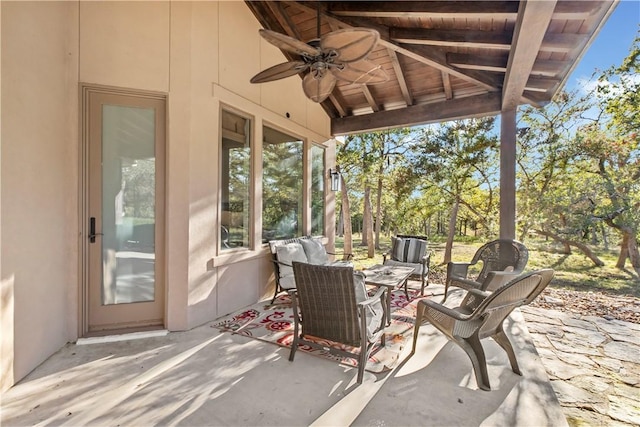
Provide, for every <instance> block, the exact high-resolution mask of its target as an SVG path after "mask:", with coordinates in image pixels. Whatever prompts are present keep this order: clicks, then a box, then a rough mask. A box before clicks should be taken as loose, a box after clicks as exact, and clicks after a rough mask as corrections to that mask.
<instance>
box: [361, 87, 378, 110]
mask: <svg viewBox="0 0 640 427" xmlns="http://www.w3.org/2000/svg"><path fill="white" fill-rule="evenodd" d="M362 93H363V94H364V97H365V98H367V102H368V103H369V106H370V107H371V109H372V110H373V112H374V113H376V112H378V111H380V107H379V106H378V104H377V103H376V100H375V99H374V97H373V94H372V93H371V90H370V89H369V87H368V86H367V85H362Z"/></svg>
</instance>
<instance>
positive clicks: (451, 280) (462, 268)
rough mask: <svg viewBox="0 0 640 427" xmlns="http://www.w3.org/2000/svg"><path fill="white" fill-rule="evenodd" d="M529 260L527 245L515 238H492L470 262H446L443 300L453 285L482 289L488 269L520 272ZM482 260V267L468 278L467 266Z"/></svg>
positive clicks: (443, 300)
mask: <svg viewBox="0 0 640 427" xmlns="http://www.w3.org/2000/svg"><path fill="white" fill-rule="evenodd" d="M528 260H529V251H528V250H527V247H526V246H525V245H523V244H522V243H520V242H518V241H516V240H508V239H501V240H494V241H492V242H489V243H486V244H484V245H483V246H482V247H480V249H478V250H477V251H476V253H475V255H474V256H473V259H472V260H471V262H468V263H467V262H449V263H448V264H447V278H446V281H445V285H444V298H443V299H442V302H445V301H446V299H447V296H448V292H449V287H450V286H455V287H458V288H462V289H467V290H469V289H482V284H483V283H484V282H485V280H486V279H487V275H488V274H489V272H490V271H506V272H510V273H518V274H519V273H521V272H522V271H523V270H524V268H525V267H526V265H527V261H528ZM480 261H482V269H481V270H480V273H478V276H477V277H476V278H475V279H470V278H469V277H467V276H468V274H469V267H471V266H473V265H476V264H477V263H478V262H480Z"/></svg>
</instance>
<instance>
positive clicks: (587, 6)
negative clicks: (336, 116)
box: [328, 1, 600, 20]
mask: <svg viewBox="0 0 640 427" xmlns="http://www.w3.org/2000/svg"><path fill="white" fill-rule="evenodd" d="M599 8H600V4H599V3H598V2H596V1H562V2H560V3H558V5H557V6H556V9H555V11H554V15H553V18H554V19H568V20H572V19H574V20H575V19H588V18H590V17H591V16H592V15H593V14H594V13H596V12H597V11H598V9H599ZM328 10H329V12H331V13H332V14H334V15H336V16H360V17H369V18H436V19H451V18H459V19H467V18H468V19H478V18H480V19H482V18H495V19H515V18H516V16H517V13H518V2H517V1H465V2H460V1H424V2H418V1H385V2H382V1H371V2H364V1H358V2H354V1H352V2H328Z"/></svg>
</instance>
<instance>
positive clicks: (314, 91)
mask: <svg viewBox="0 0 640 427" xmlns="http://www.w3.org/2000/svg"><path fill="white" fill-rule="evenodd" d="M335 86H336V78H335V76H334V75H333V74H332V73H326V72H325V73H323V74H322V75H319V77H315V76H314V72H313V71H312V72H310V73H309V74H307V75H306V76H304V79H303V80H302V90H304V94H305V95H306V96H307V98H309V99H310V100H312V101H313V102H318V103H320V102H322V101H324V100H325V99H327V97H328V96H329V95H331V92H333V88H334V87H335Z"/></svg>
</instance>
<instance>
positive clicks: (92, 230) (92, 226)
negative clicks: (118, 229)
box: [89, 217, 103, 243]
mask: <svg viewBox="0 0 640 427" xmlns="http://www.w3.org/2000/svg"><path fill="white" fill-rule="evenodd" d="M102 235H103V234H102V233H96V218H95V217H91V218H89V242H91V243H95V242H96V236H102Z"/></svg>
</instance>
